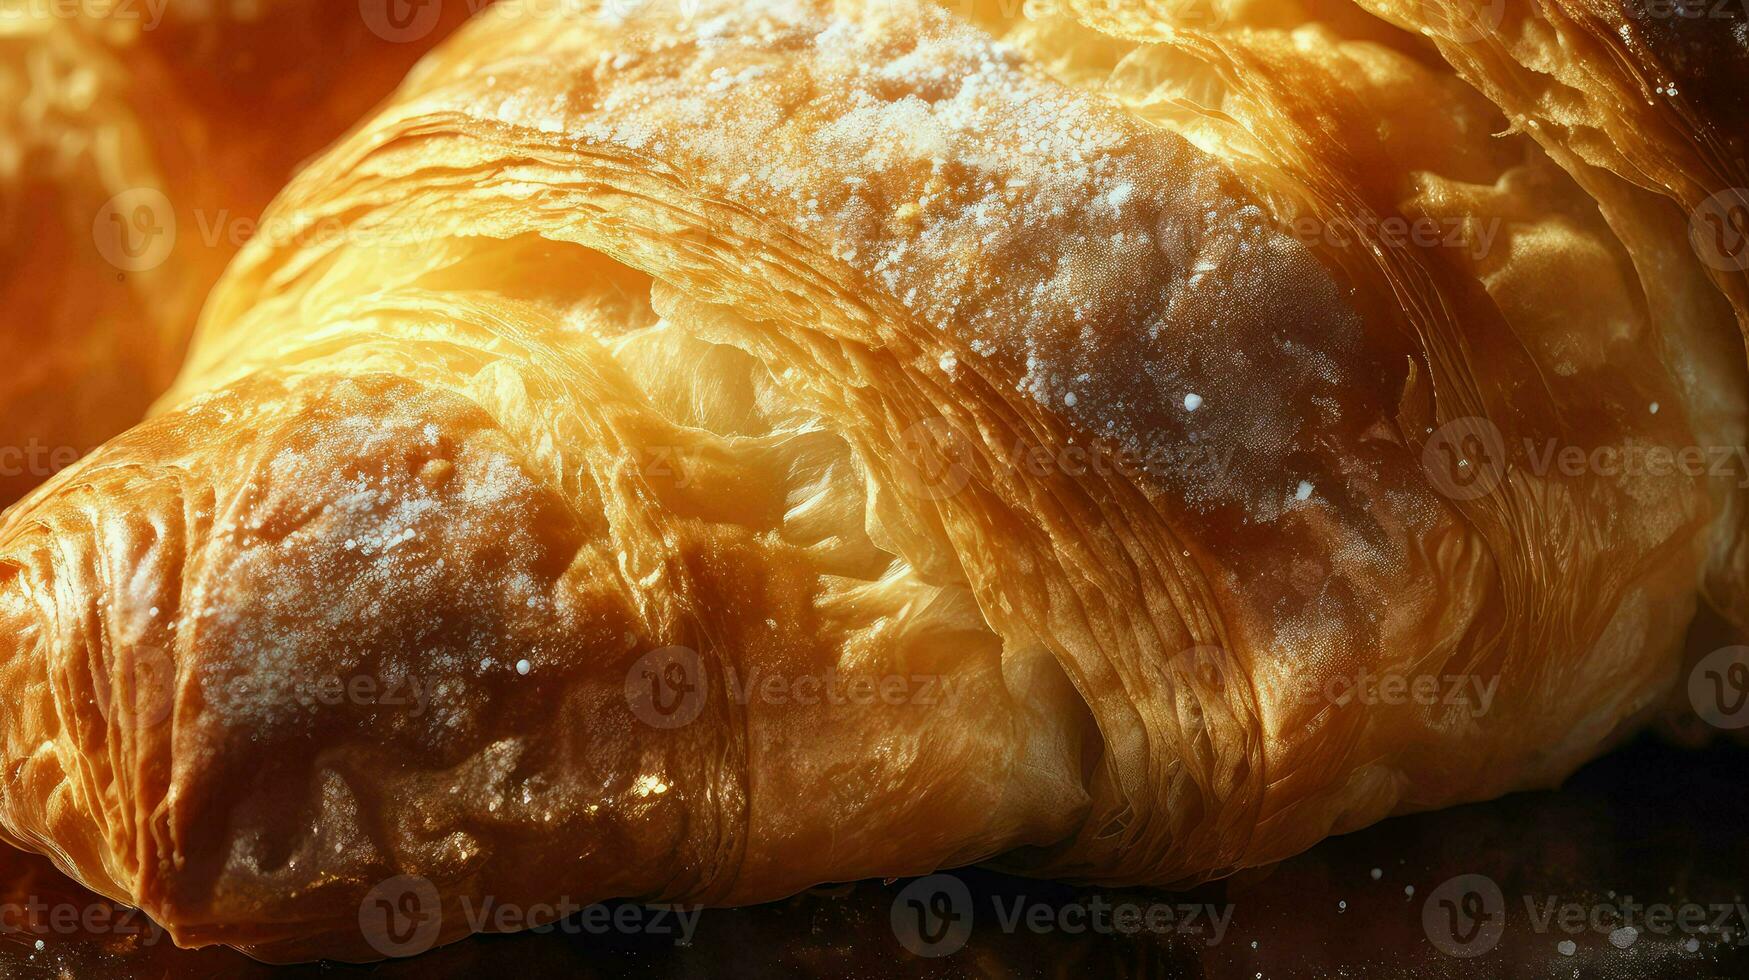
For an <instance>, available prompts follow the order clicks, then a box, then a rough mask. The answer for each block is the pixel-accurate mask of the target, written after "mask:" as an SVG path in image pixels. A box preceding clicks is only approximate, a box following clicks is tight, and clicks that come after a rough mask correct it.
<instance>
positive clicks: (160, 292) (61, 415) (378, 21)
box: [0, 0, 463, 504]
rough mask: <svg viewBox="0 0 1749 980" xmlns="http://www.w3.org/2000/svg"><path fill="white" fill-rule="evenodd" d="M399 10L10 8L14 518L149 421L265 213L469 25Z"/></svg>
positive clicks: (6, 406) (6, 154) (4, 412)
mask: <svg viewBox="0 0 1749 980" xmlns="http://www.w3.org/2000/svg"><path fill="white" fill-rule="evenodd" d="M390 2H392V0H366V2H364V3H362V4H358V5H350V4H348V5H326V4H315V3H310V2H308V0H267V2H251V3H231V2H229V0H226V2H212V0H208V2H200V3H195V2H183V0H176V2H174V3H171V2H168V0H93V2H89V3H66V2H49V0H0V310H4V311H5V315H4V318H3V319H0V358H3V359H4V361H5V363H6V365H7V371H6V373H5V375H4V377H0V419H4V420H5V421H4V423H3V424H0V504H5V503H11V502H12V501H13V500H16V499H17V498H18V497H19V496H20V495H21V494H22V493H23V492H24V491H26V490H28V489H30V488H31V487H33V486H35V485H36V484H38V483H40V482H42V480H43V478H44V477H45V476H47V475H49V474H51V473H53V472H54V471H56V470H59V469H61V468H63V467H65V466H67V465H68V464H69V463H70V462H71V461H72V460H74V459H76V458H78V456H79V455H80V454H82V453H84V452H86V451H88V450H90V449H93V448H95V447H96V446H97V445H99V444H100V443H102V442H103V440H105V439H107V438H109V437H110V436H112V435H115V434H116V433H118V432H120V431H122V430H123V429H125V428H127V427H128V426H130V425H132V424H134V423H135V422H138V421H139V420H140V418H141V417H142V416H143V415H144V414H145V412H146V409H147V407H148V406H149V405H150V403H151V401H152V399H153V398H154V397H156V396H157V395H159V394H161V393H162V392H163V391H164V389H165V388H166V387H168V386H169V384H170V381H171V379H172V378H173V377H174V376H175V374H176V370H177V368H178V366H179V365H180V364H181V360H182V355H183V352H184V350H185V348H186V345H187V342H188V337H189V334H190V333H191V332H192V331H193V329H194V321H195V318H196V315H197V314H198V312H199V309H200V304H201V302H202V301H203V300H204V299H205V298H206V294H207V292H208V290H209V289H211V287H212V284H213V282H214V280H216V279H217V278H218V276H219V273H220V272H222V271H223V270H224V267H225V263H226V262H227V261H228V260H229V258H230V257H231V255H232V254H233V253H234V252H235V251H236V248H237V247H238V245H240V244H241V242H242V241H243V240H245V239H247V238H248V237H250V236H252V235H254V234H256V233H257V232H258V231H260V230H261V228H260V225H259V223H258V222H257V218H258V216H259V215H260V213H261V209H262V208H263V207H264V206H265V205H266V204H267V202H268V200H269V199H270V198H271V197H272V196H273V194H274V193H275V192H276V191H278V190H279V188H280V187H281V186H283V185H284V184H285V181H286V180H287V179H288V178H289V177H290V176H291V173H292V171H293V170H294V169H295V168H296V166H297V164H298V163H299V162H300V161H302V160H303V159H304V158H305V157H307V156H309V155H310V154H312V153H314V152H316V151H317V150H319V149H321V148H322V147H323V146H324V145H325V144H327V143H328V142H330V141H331V140H333V139H334V138H336V137H337V136H339V135H340V134H341V133H342V132H344V131H345V130H346V128H347V127H348V126H350V125H352V124H353V123H354V122H356V121H357V120H358V118H359V117H360V116H361V115H363V114H364V113H365V112H366V111H367V110H368V109H369V108H370V107H371V106H372V105H373V104H374V103H376V102H377V101H378V100H380V99H381V98H382V97H383V96H385V95H387V94H388V92H389V91H390V90H391V89H392V88H393V87H394V86H395V84H396V83H398V82H399V81H400V79H401V77H402V76H403V75H405V74H406V71H407V69H408V67H409V66H410V65H411V64H412V63H413V61H414V59H415V58H417V56H418V55H419V54H420V53H421V52H423V51H424V50H425V49H427V48H429V47H430V46H431V45H432V44H433V43H435V42H436V41H437V40H438V39H440V38H441V37H442V35H443V34H444V33H446V32H447V31H448V30H450V29H453V27H455V26H456V24H458V23H459V21H460V20H461V19H462V17H461V15H462V13H463V11H462V10H461V8H460V5H456V4H429V5H426V9H427V10H429V13H425V12H422V13H421V14H419V15H418V16H416V17H414V18H413V19H411V20H408V21H406V22H404V24H403V26H402V27H401V29H400V30H396V29H394V27H393V25H394V24H396V23H400V22H397V21H391V20H389V19H388V12H389V8H388V6H387V4H388V3H390ZM264 121H268V122H267V124H266V125H264V124H263V123H264ZM269 231H271V229H269Z"/></svg>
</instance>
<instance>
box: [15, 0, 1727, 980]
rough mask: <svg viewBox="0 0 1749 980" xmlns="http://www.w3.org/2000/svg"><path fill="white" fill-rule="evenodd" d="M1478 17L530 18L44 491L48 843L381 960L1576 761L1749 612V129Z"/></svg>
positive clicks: (900, 12) (1130, 870)
mask: <svg viewBox="0 0 1749 980" xmlns="http://www.w3.org/2000/svg"><path fill="white" fill-rule="evenodd" d="M1445 6H1449V7H1451V8H1452V9H1449V10H1448V9H1445ZM1445 6H1441V5H1436V4H1423V5H1413V4H1408V3H1401V4H1399V3H1395V2H1394V0H1365V3H1364V9H1363V7H1355V6H1346V5H1340V4H1322V3H1319V4H1312V3H1306V4H1304V5H1302V4H1300V3H1297V2H1294V0H1271V2H1269V3H1264V4H1230V5H1229V4H1226V3H1224V2H1212V0H1211V2H1209V3H1204V4H1201V5H1198V4H1192V3H1181V4H1167V3H1164V2H1160V3H1150V2H1145V0H1130V2H1123V3H1117V2H1114V3H1110V4H1102V3H1096V2H1092V0H1087V2H1081V0H1074V2H1070V3H1067V4H1062V5H1057V6H1054V7H1053V6H1052V5H1049V4H1045V5H1029V8H1028V14H1029V16H1025V17H1022V16H1019V15H1018V14H1017V13H1011V14H1010V15H1007V16H1004V15H1002V14H1001V13H998V12H993V11H986V10H983V9H979V8H976V7H972V8H967V7H964V6H961V7H954V8H938V7H934V6H930V5H927V4H922V3H919V2H916V0H836V2H834V0H783V2H778V0H754V2H744V0H688V2H686V3H675V2H672V0H652V2H649V3H643V4H615V3H607V4H605V5H601V6H593V5H589V6H585V5H581V4H569V3H566V4H543V3H529V4H526V5H525V4H522V3H507V4H503V5H499V6H494V7H492V8H490V9H488V10H486V11H484V12H482V13H480V14H478V15H477V16H476V17H475V18H474V19H473V20H472V21H471V22H470V23H469V24H467V25H466V26H464V27H463V28H462V30H461V31H460V32H459V33H457V34H456V35H455V36H454V37H452V38H450V39H449V40H448V41H447V42H445V43H444V44H443V45H441V46H440V47H438V48H437V49H436V50H435V51H434V52H433V53H432V54H430V55H429V56H428V57H427V58H426V60H425V61H424V62H423V63H422V64H421V66H420V67H419V68H418V69H417V70H416V71H415V72H414V74H413V75H412V76H411V77H410V78H409V80H408V81H407V82H406V83H405V84H404V85H403V87H402V88H401V89H400V90H399V92H398V93H397V94H396V95H395V96H394V98H393V99H392V100H391V101H390V102H389V103H388V104H387V105H386V106H385V107H384V108H383V109H382V110H381V111H380V112H379V113H378V114H377V115H376V116H375V117H374V118H372V119H370V120H369V121H368V122H366V123H364V124H363V125H361V126H360V127H358V128H357V129H355V130H354V131H353V132H352V133H351V134H350V135H349V136H348V137H347V138H345V139H344V140H343V141H342V142H341V143H340V144H339V145H337V146H336V147H335V148H334V149H332V150H331V151H330V152H329V153H327V154H326V155H325V156H323V157H321V158H320V159H318V160H317V161H315V162H314V163H313V164H311V165H310V166H309V167H308V168H306V169H305V170H304V171H303V172H302V173H301V174H300V175H299V176H297V177H296V178H295V179H294V180H293V181H292V182H291V184H290V185H289V186H288V187H287V188H286V189H285V190H284V191H283V192H282V193H281V194H280V196H279V197H278V198H277V200H276V202H275V204H274V205H273V206H272V209H271V210H270V212H269V215H268V218H269V219H270V220H271V221H272V222H274V226H275V227H276V228H277V229H278V230H277V231H276V233H275V234H273V235H263V236H257V237H256V238H255V239H254V240H252V241H251V242H250V243H249V244H248V245H247V246H246V247H244V248H243V249H242V251H241V252H240V254H239V255H238V257H237V258H236V260H235V261H234V262H233V263H232V264H231V266H230V267H229V269H228V270H227V272H226V273H225V275H224V277H223V279H222V280H221V281H220V282H219V284H218V286H217V287H216V289H215V290H214V292H213V293H212V295H211V297H210V298H209V299H208V301H207V305H206V308H205V310H204V313H203V315H202V319H201V323H200V327H199V330H198V333H197V335H196V337H195V340H194V343H193V347H192V351H191V353H190V355H189V358H188V360H187V362H186V363H185V365H184V367H183V370H182V373H181V375H180V377H179V379H178V380H177V382H176V383H175V385H174V386H173V387H172V388H171V390H170V391H169V393H168V394H166V395H165V396H164V397H163V398H162V399H161V400H160V401H159V402H158V404H157V406H156V408H155V410H154V412H153V414H152V417H151V418H149V419H148V420H147V421H145V422H143V423H141V424H139V425H138V426H136V427H135V428H133V429H131V430H130V431H128V432H126V433H124V434H122V435H120V436H117V437H116V438H114V439H113V440H111V441H110V442H108V443H107V444H105V445H104V446H103V447H102V448H100V449H99V450H97V451H96V452H94V453H92V454H91V455H90V456H88V457H86V458H85V459H82V460H81V461H80V462H79V463H78V464H76V465H75V466H73V467H71V468H69V469H67V470H65V471H64V472H62V473H61V474H59V475H58V476H56V477H55V478H54V479H53V480H51V481H50V482H49V483H47V484H46V485H44V486H42V487H40V488H38V489H37V490H36V491H35V492H33V493H32V494H31V495H30V496H29V497H27V498H26V499H25V500H24V501H22V502H20V503H19V504H17V505H16V506H14V507H13V508H12V509H11V510H10V511H9V512H8V513H7V515H6V517H5V520H4V524H3V526H0V570H3V576H0V617H3V619H4V625H3V627H0V636H3V637H4V638H5V643H6V644H7V646H6V647H5V648H4V653H3V654H0V690H3V691H5V693H6V695H7V697H8V699H9V701H10V703H11V704H12V708H11V710H9V711H8V712H6V713H5V715H4V720H3V722H0V761H3V762H4V765H5V772H6V774H7V779H6V781H5V787H6V789H5V792H4V795H3V796H0V831H3V833H4V837H5V839H7V840H9V841H11V842H13V843H15V844H17V845H19V846H22V847H24V848H27V849H30V850H34V851H38V852H41V853H43V854H46V855H49V856H50V857H51V858H53V860H54V861H55V862H56V864H57V865H58V866H60V867H61V868H62V869H64V870H66V871H67V872H69V873H70V874H72V875H73V876H74V877H76V878H77V879H78V880H79V881H81V882H82V883H84V884H86V885H87V886H89V887H91V888H93V889H95V890H97V891H100V892H102V893H104V894H106V895H109V896H111V897H114V898H117V899H120V900H122V901H125V902H128V903H131V904H134V905H137V906H139V907H140V908H142V909H144V910H145V911H146V912H148V913H149V914H150V915H151V916H152V917H153V918H154V919H155V920H156V921H158V922H160V923H162V924H163V926H164V927H165V928H166V929H167V930H168V931H169V933H170V934H171V935H172V937H173V938H174V939H175V941H176V942H177V943H179V944H182V945H204V944H212V943H227V944H232V945H236V946H240V947H243V948H244V949H246V950H247V951H249V952H250V953H251V954H253V955H255V956H258V957H262V958H267V959H276V960H288V959H306V958H313V957H337V958H350V959H369V958H373V957H378V956H381V955H384V954H385V953H392V952H399V951H403V950H402V948H400V947H394V946H393V943H387V942H385V940H384V939H383V937H381V936H377V935H372V934H371V931H370V928H369V925H368V923H369V921H370V920H371V915H370V914H368V913H369V911H370V909H371V907H372V906H371V903H372V901H373V896H375V897H378V898H380V897H381V888H382V886H383V884H384V883H385V882H397V883H400V885H405V884H406V883H408V882H413V883H416V884H417V889H418V891H419V895H420V896H421V897H426V898H428V899H429V901H430V902H432V903H433V907H432V908H431V909H429V910H428V911H430V912H432V913H434V914H433V915H431V916H430V917H429V919H428V921H429V922H430V923H432V924H431V926H430V930H431V931H430V933H429V934H428V936H427V937H426V941H425V942H424V943H423V944H422V946H421V948H423V946H424V945H429V944H430V943H431V942H438V941H449V940H453V939H456V938H459V937H460V936H462V935H465V934H467V933H468V932H469V931H472V930H475V929H481V928H501V926H494V925H492V924H491V923H486V924H484V925H482V924H481V923H480V922H479V920H478V919H477V918H476V917H474V916H472V915H470V914H469V909H470V908H475V907H477V906H478V904H479V902H480V901H481V900H482V899H483V898H484V897H490V898H492V899H493V900H495V901H497V902H499V903H506V904H516V905H519V906H521V907H525V908H527V907H537V906H541V905H542V904H543V903H545V904H546V906H547V907H549V908H550V907H551V903H554V902H555V901H556V900H558V899H560V898H565V899H567V900H572V901H575V902H583V903H587V902H593V901H597V900H601V899H607V898H614V897H631V898H638V899H646V900H662V901H673V902H686V903H701V904H706V905H727V904H736V903H753V902H760V901H765V900H771V899H775V898H778V897H781V896H785V895H788V894H791V893H794V892H796V891H798V890H800V889H804V888H807V887H809V886H811V885H814V884H816V883H819V882H827V881H841V880H851V879H858V878H864V877H873V876H899V875H908V874H916V873H923V872H927V871H930V870H932V869H939V868H949V867H954V866H958V865H964V864H969V863H976V862H992V863H995V864H996V865H998V866H1000V867H1003V868H1006V869H1008V870H1012V871H1018V872H1021V873H1026V874H1032V875H1041V876H1059V877H1064V878H1072V879H1077V880H1087V881H1097V882H1105V883H1124V884H1153V885H1173V884H1183V883H1188V882H1196V881H1202V880H1206V879H1210V878H1214V877H1218V876H1221V875H1225V874H1229V873H1231V872H1233V871H1235V870H1237V869H1241V868H1246V867H1250V866H1256V865H1260V864H1265V863H1268V862H1273V861H1277V860H1280V859H1282V858H1285V857H1287V856H1289V855H1292V854H1294V853H1296V852H1298V851H1300V850H1302V849H1304V848H1306V847H1308V846H1310V845H1312V844H1313V843H1315V842H1317V841H1318V840H1319V839H1321V838H1323V837H1325V836H1326V835H1329V834H1333V833H1340V832H1343V831H1347V830H1351V829H1354V828H1357V827H1360V826H1363V825H1365V824H1368V823H1371V822H1373V821H1377V820H1379V819H1381V818H1384V817H1386V816H1388V815H1391V814H1393V813H1401V812H1404V811H1411V810H1418V809H1425V808H1431V807H1439V806H1445V805H1449V804H1454V803H1458V802H1462V801H1471V800H1478V799H1483V798H1487V797H1492V796H1495V795H1498V794H1502V793H1505V792H1508V791H1511V790H1514V789H1518V788H1524V787H1532V786H1542V785H1548V784H1552V783H1555V782H1558V781H1559V780H1560V779H1562V778H1563V777H1564V776H1565V775H1566V774H1567V773H1569V772H1570V771H1571V770H1573V769H1574V768H1575V767H1576V766H1577V765H1579V764H1580V763H1581V762H1583V761H1584V760H1586V759H1587V758H1589V757H1591V756H1593V755H1594V754H1596V753H1597V752H1599V751H1601V750H1602V749H1603V748H1604V747H1606V746H1608V745H1609V744H1611V743H1612V742H1613V741H1614V740H1616V739H1618V738H1619V737H1621V736H1622V735H1624V734H1626V733H1628V732H1630V731H1632V730H1633V729H1634V728H1635V727H1636V726H1639V725H1641V724H1643V723H1645V722H1646V721H1648V720H1650V719H1651V718H1653V717H1654V716H1656V715H1657V714H1658V713H1659V712H1660V711H1662V710H1665V705H1666V702H1667V700H1668V699H1669V697H1670V696H1671V693H1672V691H1673V690H1675V689H1676V686H1677V684H1678V682H1679V681H1680V679H1681V678H1682V677H1683V674H1684V662H1683V654H1682V638H1683V634H1684V630H1685V628H1686V627H1687V625H1688V623H1689V620H1690V618H1691V616H1692V615H1693V614H1694V612H1695V610H1696V608H1697V604H1698V603H1700V602H1703V601H1704V602H1707V603H1710V604H1711V605H1712V606H1714V607H1716V608H1717V609H1718V610H1720V611H1721V612H1723V613H1724V614H1725V615H1726V616H1727V617H1728V618H1730V619H1731V620H1732V621H1733V622H1735V623H1736V624H1737V625H1739V626H1741V625H1743V624H1744V623H1746V622H1749V593H1746V591H1745V580H1746V575H1749V557H1746V556H1745V554H1744V550H1743V548H1742V547H1741V542H1742V541H1743V526H1742V525H1743V518H1744V491H1743V489H1742V487H1743V485H1744V482H1745V481H1744V469H1743V454H1742V451H1741V447H1743V446H1744V443H1745V417H1746V413H1749V405H1746V402H1745V395H1746V392H1749V378H1746V374H1745V358H1744V351H1743V340H1742V335H1741V332H1740V329H1739V319H1740V318H1742V317H1744V316H1745V315H1746V312H1749V307H1746V306H1745V303H1744V299H1745V295H1746V294H1745V289H1744V285H1745V284H1744V279H1743V273H1742V268H1743V266H1744V265H1749V260H1745V261H1743V262H1741V263H1739V262H1738V261H1737V256H1736V255H1735V254H1734V253H1732V252H1731V251H1730V249H1729V248H1728V247H1726V246H1727V245H1728V244H1729V242H1725V244H1724V245H1720V244H1718V243H1715V242H1712V241H1711V240H1709V239H1707V238H1706V237H1705V236H1704V235H1701V234H1699V233H1697V231H1696V229H1697V228H1701V229H1705V228H1706V227H1708V225H1707V222H1706V221H1705V220H1704V219H1703V218H1701V217H1699V215H1700V214H1701V212H1703V211H1705V209H1707V208H1712V209H1713V210H1712V212H1707V213H1717V214H1718V215H1719V216H1720V218H1721V220H1722V221H1723V222H1724V223H1723V224H1721V225H1720V227H1721V228H1725V229H1726V230H1729V228H1730V227H1731V225H1730V222H1731V221H1737V220H1740V219H1741V217H1742V215H1740V214H1737V212H1736V211H1734V210H1733V208H1738V207H1742V206H1743V202H1742V201H1741V200H1740V199H1737V198H1733V197H1731V193H1732V191H1733V188H1741V187H1743V186H1745V185H1749V176H1745V175H1744V173H1743V169H1744V164H1743V155H1742V146H1741V140H1742V137H1743V134H1744V132H1745V130H1744V128H1743V127H1742V125H1741V122H1742V120H1741V119H1740V118H1736V117H1733V116H1732V115H1731V111H1732V110H1731V107H1730V106H1731V104H1729V103H1728V100H1725V101H1717V102H1709V101H1707V99H1706V98H1705V97H1704V96H1705V92H1704V91H1703V90H1702V89H1701V88H1698V87H1697V86H1696V84H1694V83H1691V82H1690V81H1689V80H1687V79H1686V77H1680V76H1678V75H1673V74H1670V73H1671V72H1672V71H1674V70H1675V69H1673V68H1671V67H1670V66H1671V65H1675V64H1678V63H1680V64H1681V65H1684V66H1687V68H1688V69H1694V68H1695V65H1696V62H1695V60H1694V58H1692V57H1690V58H1687V59H1686V60H1685V59H1682V58H1677V57H1675V49H1674V48H1673V47H1672V45H1674V44H1675V43H1676V42H1674V41H1671V42H1670V43H1668V44H1666V43H1664V41H1660V40H1659V39H1658V38H1655V37H1654V38H1644V37H1639V36H1638V35H1636V34H1635V33H1634V31H1633V30H1632V29H1625V28H1624V29H1618V26H1619V25H1617V24H1616V23H1615V22H1614V21H1612V20H1610V15H1608V14H1607V13H1606V12H1603V11H1602V10H1601V8H1600V9H1599V10H1598V11H1592V10H1590V9H1589V8H1583V9H1581V8H1578V7H1572V8H1569V7H1557V6H1556V5H1555V4H1554V3H1552V2H1550V3H1545V4H1542V5H1540V6H1529V5H1512V6H1513V9H1512V11H1511V12H1510V16H1509V17H1506V18H1504V19H1501V18H1495V19H1493V20H1492V21H1490V19H1489V18H1488V17H1486V16H1484V15H1485V14H1486V11H1483V10H1481V9H1480V8H1478V10H1477V11H1470V12H1468V13H1466V12H1465V11H1463V10H1461V9H1459V5H1458V4H1457V3H1456V2H1455V0H1454V2H1453V3H1450V4H1447V5H1445ZM1630 28H1631V25H1630ZM1665 40H1666V41H1668V39H1665ZM1683 50H1684V51H1689V53H1690V54H1692V51H1691V50H1690V49H1687V48H1684V49H1683ZM1562 58H1571V59H1578V60H1576V61H1573V62H1571V63H1569V62H1565V61H1562V62H1561V63H1560V64H1561V71H1560V72H1559V73H1557V74H1553V75H1551V74H1547V73H1546V72H1545V71H1544V69H1546V68H1547V65H1548V63H1549V62H1551V61H1552V60H1558V59H1562ZM1707 64H1713V65H1715V66H1716V71H1726V70H1728V69H1729V68H1730V64H1729V63H1728V59H1727V58H1726V57H1725V54H1724V53H1718V57H1717V58H1715V59H1714V61H1713V62H1708V63H1707ZM1660 73H1662V74H1660ZM1738 77H1739V78H1741V75H1739V76H1738ZM1529 78H1534V79H1535V80H1536V81H1537V84H1538V85H1540V86H1541V87H1540V88H1536V87H1533V86H1530V85H1529V84H1528V83H1527V79H1529ZM1654 83H1656V85H1657V86H1658V89H1659V91H1658V92H1657V93H1656V94H1650V95H1648V98H1649V99H1650V102H1651V104H1650V105H1642V104H1641V103H1642V102H1644V101H1646V100H1645V99H1642V98H1641V96H1642V95H1647V93H1643V92H1641V91H1639V90H1638V89H1637V88H1636V87H1637V86H1640V85H1645V86H1648V87H1649V86H1651V85H1653V84H1654ZM1708 202H1711V203H1708ZM1733 214H1736V215H1737V216H1736V217H1735V218H1733V217H1732V215H1733ZM1691 218H1692V219H1693V220H1691ZM1721 241H1724V240H1723V239H1721ZM1715 246H1716V247H1715ZM1392 692H1395V693H1394V694H1393V693H1392ZM400 885H397V887H399V886H400ZM536 918H538V916H537V917H536ZM520 924H521V925H532V924H537V923H536V922H534V921H524V922H522V923H520ZM396 941H397V942H398V941H399V940H396Z"/></svg>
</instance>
